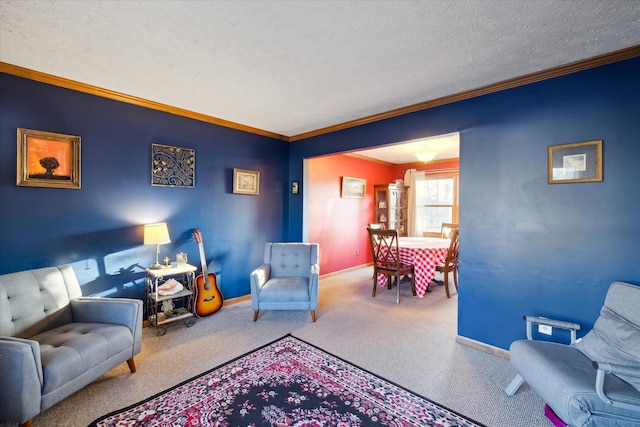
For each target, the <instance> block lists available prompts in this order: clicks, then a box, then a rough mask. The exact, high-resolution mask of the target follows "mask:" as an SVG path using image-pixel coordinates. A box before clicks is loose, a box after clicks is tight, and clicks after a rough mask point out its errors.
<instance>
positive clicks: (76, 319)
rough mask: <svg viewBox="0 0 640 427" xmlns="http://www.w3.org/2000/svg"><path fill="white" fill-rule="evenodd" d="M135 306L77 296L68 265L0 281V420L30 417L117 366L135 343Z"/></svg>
mask: <svg viewBox="0 0 640 427" xmlns="http://www.w3.org/2000/svg"><path fill="white" fill-rule="evenodd" d="M142 316H143V308H142V301H140V300H135V299H125V298H83V297H82V293H81V290H80V285H79V283H78V280H77V278H76V275H75V272H74V271H73V268H72V267H71V266H69V265H63V266H60V267H47V268H40V269H35V270H27V271H22V272H18V273H11V274H4V275H0V402H2V404H0V421H8V422H18V423H20V424H21V425H22V426H29V425H31V422H32V418H33V417H34V416H36V415H38V414H39V413H40V412H42V411H44V410H45V409H47V408H49V407H51V406H53V405H54V404H56V403H58V402H59V401H61V400H62V399H64V398H66V397H67V396H69V395H71V394H72V393H74V392H76V391H78V390H80V389H81V388H83V387H84V386H86V385H87V384H89V383H91V382H92V381H94V380H95V379H97V378H99V377H100V376H102V375H103V374H104V373H106V372H107V371H109V370H111V369H113V368H114V367H116V366H117V365H119V364H120V363H122V362H127V363H128V365H129V369H130V370H131V372H135V370H136V367H135V363H134V360H133V356H134V355H136V354H138V353H139V352H140V348H141V342H142Z"/></svg>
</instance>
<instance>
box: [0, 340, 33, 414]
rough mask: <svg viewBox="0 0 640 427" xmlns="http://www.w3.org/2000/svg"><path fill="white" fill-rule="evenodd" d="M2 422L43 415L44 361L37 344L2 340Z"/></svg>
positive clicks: (0, 359) (0, 358) (0, 374)
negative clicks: (41, 406)
mask: <svg viewBox="0 0 640 427" xmlns="http://www.w3.org/2000/svg"><path fill="white" fill-rule="evenodd" d="M0 378H1V379H2V381H1V383H2V387H0V402H2V405H0V420H7V421H14V422H15V421H17V422H20V423H23V422H25V421H27V420H28V419H29V418H33V417H34V416H36V415H37V414H39V413H40V401H41V397H40V396H41V394H42V382H43V379H42V362H41V360H40V344H39V343H38V342H37V341H33V340H28V339H22V338H15V337H5V336H2V337H0Z"/></svg>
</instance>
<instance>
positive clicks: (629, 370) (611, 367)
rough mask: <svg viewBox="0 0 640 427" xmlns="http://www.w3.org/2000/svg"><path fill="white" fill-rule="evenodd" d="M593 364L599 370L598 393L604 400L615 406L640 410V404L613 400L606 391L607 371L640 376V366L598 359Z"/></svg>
mask: <svg viewBox="0 0 640 427" xmlns="http://www.w3.org/2000/svg"><path fill="white" fill-rule="evenodd" d="M592 365H593V367H594V368H595V369H597V370H598V372H597V373H596V393H597V394H598V397H599V398H600V399H601V400H602V401H603V402H605V403H607V404H609V405H611V406H614V407H618V408H623V409H629V410H631V411H638V412H640V405H634V404H631V403H626V402H619V401H616V400H612V399H611V398H609V397H608V396H607V395H606V394H605V392H604V377H605V373H607V374H614V375H625V376H630V377H637V378H640V368H636V367H634V366H625V365H616V364H613V363H605V362H596V361H593V362H592Z"/></svg>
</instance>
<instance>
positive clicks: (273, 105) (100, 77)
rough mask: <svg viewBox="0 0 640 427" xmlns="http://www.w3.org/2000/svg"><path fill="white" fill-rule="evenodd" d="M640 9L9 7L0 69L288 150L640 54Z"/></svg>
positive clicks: (414, 4)
mask: <svg viewBox="0 0 640 427" xmlns="http://www.w3.org/2000/svg"><path fill="white" fill-rule="evenodd" d="M639 28H640V2H638V1H615V0H608V1H435V0H431V1H293V0H291V1H242V2H240V1H168V0H167V1H91V0H89V1H44V0H40V1H26V0H21V1H7V0H0V61H2V62H5V63H8V64H12V65H17V66H20V67H25V68H28V69H32V70H36V71H40V72H44V73H48V74H53V75H55V76H59V77H64V78H67V79H71V80H74V81H78V82H81V83H86V84H89V85H94V86H98V87H101V88H104V89H109V90H112V91H116V92H121V93H124V94H128V95H133V96H136V97H139V98H143V99H147V100H151V101H156V102H159V103H163V104H167V105H171V106H174V107H179V108H183V109H186V110H190V111H194V112H197V113H201V114H205V115H208V116H213V117H217V118H221V119H224V120H228V121H231V122H235V123H239V124H242V125H246V126H251V127H254V128H258V129H262V130H265V131H269V132H273V133H276V134H280V135H285V136H295V135H299V134H302V133H305V132H310V131H314V130H318V129H321V128H324V127H328V126H332V125H336V124H340V123H344V122H347V121H351V120H355V119H360V118H363V117H367V116H370V115H374V114H379V113H383V112H386V111H389V110H393V109H397V108H401V107H405V106H408V105H412V104H417V103H420V102H424V101H428V100H431V99H435V98H439V97H442V96H446V95H450V94H453V93H459V92H463V91H466V90H470V89H475V88H478V87H482V86H486V85H489V84H492V83H496V82H499V81H503V80H506V79H510V78H514V77H517V76H522V75H525V74H529V73H533V72H537V71H541V70H544V69H548V68H551V67H555V66H559V65H564V64H567V63H571V62H574V61H578V60H581V59H586V58H591V57H594V56H597V55H600V54H604V53H608V52H612V51H616V50H619V49H623V48H627V47H631V46H635V45H639V44H640V30H639Z"/></svg>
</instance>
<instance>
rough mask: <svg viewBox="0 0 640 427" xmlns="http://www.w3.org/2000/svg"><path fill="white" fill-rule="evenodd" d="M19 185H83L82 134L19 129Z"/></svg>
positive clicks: (61, 186)
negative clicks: (81, 165)
mask: <svg viewBox="0 0 640 427" xmlns="http://www.w3.org/2000/svg"><path fill="white" fill-rule="evenodd" d="M16 171H17V173H16V184H17V185H18V186H26V187H51V188H76V189H77V188H80V137H79V136H73V135H64V134H61V133H53V132H45V131H39V130H31V129H23V128H18V161H17V168H16Z"/></svg>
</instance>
